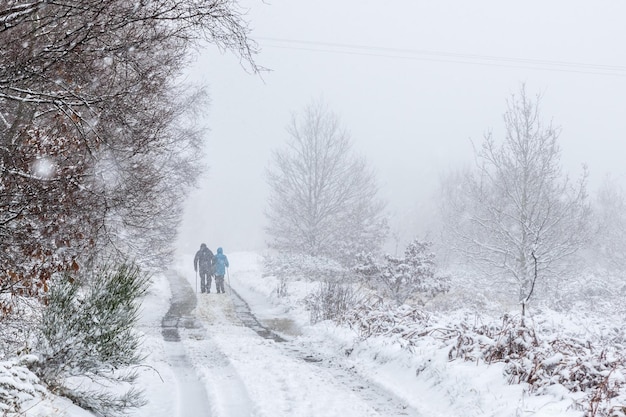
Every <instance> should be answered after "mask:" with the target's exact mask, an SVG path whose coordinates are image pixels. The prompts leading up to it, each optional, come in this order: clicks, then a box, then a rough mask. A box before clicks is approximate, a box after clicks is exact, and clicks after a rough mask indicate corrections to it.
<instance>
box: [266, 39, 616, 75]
mask: <svg viewBox="0 0 626 417" xmlns="http://www.w3.org/2000/svg"><path fill="white" fill-rule="evenodd" d="M256 39H258V40H259V41H265V42H262V44H263V45H264V46H268V47H272V48H279V49H294V50H302V51H314V52H327V53H336V54H346V55H360V56H370V57H382V58H396V59H411V60H420V61H432V62H448V63H459V64H473V65H488V66H498V67H507V68H523V69H526V68H531V69H539V70H548V71H563V72H574V73H581V74H596V75H598V74H600V75H614V76H621V77H623V76H626V66H620V65H604V64H589V63H581V62H568V61H551V60H541V59H531V58H513V57H504V56H497V55H478V54H466V53H454V52H443V51H429V50H420V49H400V48H389V47H376V46H367V45H355V44H343V43H331V42H317V41H306V40H296V39H282V38H269V37H259V38H256Z"/></svg>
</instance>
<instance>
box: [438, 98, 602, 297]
mask: <svg viewBox="0 0 626 417" xmlns="http://www.w3.org/2000/svg"><path fill="white" fill-rule="evenodd" d="M539 102H540V97H539V96H537V97H536V99H535V100H533V99H531V98H529V97H528V96H527V94H526V91H525V87H524V86H522V87H521V89H520V93H519V95H517V96H515V95H512V97H511V99H510V100H509V101H508V102H507V111H506V112H505V114H504V125H505V135H504V139H503V141H502V142H501V143H496V141H495V140H494V138H493V136H492V134H491V133H488V134H486V135H485V137H484V141H483V143H482V146H481V147H480V148H479V149H477V150H476V166H475V168H474V169H473V170H471V169H470V170H467V171H465V172H462V173H458V174H455V175H454V176H453V177H451V178H450V179H449V180H448V181H446V182H445V183H444V203H443V207H442V208H443V210H442V211H443V212H444V213H445V214H446V225H447V228H448V232H449V236H451V238H452V243H453V244H454V247H455V248H457V249H460V250H461V251H462V253H463V254H464V255H466V256H467V257H468V259H469V260H470V261H472V262H474V263H476V264H478V265H481V266H483V267H486V268H487V270H489V271H492V272H493V271H496V272H498V273H500V274H501V275H502V276H504V277H505V279H506V282H507V283H508V284H509V285H510V284H514V285H515V288H517V291H518V293H519V295H518V297H519V300H520V302H522V303H526V302H527V301H528V298H529V297H530V295H531V294H532V289H533V285H534V282H535V278H536V277H540V278H541V277H543V278H546V277H548V276H550V275H551V274H553V273H554V272H555V268H556V266H557V265H559V263H560V261H562V260H564V259H565V258H566V257H567V256H569V255H572V254H574V253H575V252H576V251H577V250H578V249H580V248H581V246H582V245H583V244H584V242H585V241H586V240H587V239H588V237H589V233H588V231H589V220H590V208H589V204H588V203H587V195H586V177H587V176H586V172H584V173H583V175H582V176H581V178H580V179H579V180H578V182H576V183H572V182H570V180H569V179H568V177H567V176H566V175H563V174H562V172H561V166H560V150H559V147H558V145H557V138H558V136H559V129H557V128H555V127H553V126H552V124H551V123H550V124H548V125H545V124H544V123H543V122H542V120H541V118H540V112H539Z"/></svg>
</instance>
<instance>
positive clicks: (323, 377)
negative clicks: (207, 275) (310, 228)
mask: <svg viewBox="0 0 626 417" xmlns="http://www.w3.org/2000/svg"><path fill="white" fill-rule="evenodd" d="M231 297H232V300H231V299H230V298H229V297H226V296H225V295H221V294H220V295H217V294H216V295H213V294H206V295H205V294H203V295H201V296H200V301H199V303H198V308H197V314H198V319H199V320H201V321H202V322H205V323H207V325H208V326H209V327H210V329H211V334H212V335H213V336H214V337H215V338H216V342H217V344H218V345H220V346H221V348H222V349H232V350H233V352H229V353H228V354H229V355H231V356H232V360H234V361H235V363H234V365H235V367H236V368H238V370H239V371H240V372H242V373H243V374H244V375H247V378H246V379H245V380H244V381H243V382H244V383H247V384H248V390H249V391H250V393H251V394H252V396H253V397H255V396H256V400H257V402H258V403H259V406H258V407H259V408H258V412H259V413H260V414H259V415H263V416H268V417H269V416H272V417H273V416H279V415H280V416H283V415H284V416H292V415H297V416H301V415H302V416H317V415H325V416H327V415H328V416H330V415H332V416H353V415H359V416H385V417H387V416H389V417H392V416H407V417H419V414H418V413H417V412H416V411H415V410H414V409H412V408H410V407H409V406H408V405H407V404H406V402H405V401H403V400H401V399H400V398H398V397H396V396H395V395H393V394H391V393H389V392H388V391H386V390H384V389H383V388H382V387H379V386H377V385H375V384H372V383H371V382H369V381H366V380H365V379H364V378H363V377H362V376H360V375H358V374H357V373H356V372H355V371H354V370H352V369H350V368H349V367H348V366H346V365H344V364H342V363H341V360H340V358H331V357H326V358H323V357H321V356H319V354H316V353H314V350H313V349H312V347H311V346H305V345H303V344H302V343H299V342H298V339H297V338H295V339H293V340H290V341H289V340H286V339H285V338H281V337H277V336H276V335H275V334H273V332H271V331H270V330H268V329H267V328H264V327H263V326H262V325H261V324H260V323H259V321H258V320H257V319H256V317H254V316H253V315H252V313H251V312H250V311H249V307H248V306H247V304H246V302H245V301H244V300H243V299H240V297H239V296H238V294H237V293H236V292H234V291H233V292H232V294H231ZM238 298H239V299H238ZM244 307H245V308H247V310H248V311H244V310H245V308H244ZM239 319H241V320H239ZM242 324H245V325H246V326H248V327H249V328H250V329H252V330H254V332H256V333H257V334H258V335H260V336H263V337H264V338H265V339H268V340H263V339H261V338H260V337H257V336H256V335H255V334H253V333H251V332H250V331H249V329H243V328H242ZM238 338H239V339H238ZM236 340H240V341H241V343H242V344H243V345H244V346H242V347H237V348H236V349H233V346H236V342H235V341H236ZM276 341H278V342H284V343H275V342H276ZM310 362H312V363H310ZM260 375H265V376H261V377H259V376H260ZM259 378H261V379H260V380H259ZM338 392H340V393H339V394H337V393H338ZM270 395H272V396H274V400H271V401H270V400H263V398H266V397H268V396H270ZM350 403H351V404H352V406H351V407H350V406H346V404H350ZM348 408H354V409H355V410H360V412H358V413H354V414H353V413H351V412H348V410H347V409H348ZM342 410H343V411H342ZM346 412H347V414H345V413H346ZM320 413H322V414H320ZM254 415H257V414H254Z"/></svg>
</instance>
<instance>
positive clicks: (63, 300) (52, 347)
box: [33, 265, 148, 416]
mask: <svg viewBox="0 0 626 417" xmlns="http://www.w3.org/2000/svg"><path fill="white" fill-rule="evenodd" d="M81 278H82V279H84V280H86V281H88V284H89V285H81V280H79V279H76V277H73V276H69V275H65V276H62V277H58V278H57V279H56V280H55V281H54V282H53V285H51V288H50V292H49V295H48V299H47V304H46V306H45V308H44V309H43V311H42V318H41V323H40V326H39V335H38V343H37V344H36V346H35V349H34V350H35V351H36V352H38V354H39V361H38V362H37V363H36V364H34V366H33V370H34V372H35V373H36V374H37V375H38V376H39V377H40V378H41V380H42V382H44V383H45V384H46V385H47V386H48V387H49V388H50V389H51V390H52V391H53V392H55V393H57V394H60V395H63V396H65V397H68V398H70V399H71V400H72V401H74V402H75V403H76V404H78V405H80V406H81V407H82V408H85V409H88V410H92V411H94V412H95V413H96V414H97V415H102V416H114V415H119V414H122V413H124V412H125V411H126V410H127V409H128V408H130V407H137V406H140V405H142V404H143V399H142V397H141V393H140V392H139V391H137V390H135V389H134V387H133V386H132V384H133V382H134V380H135V378H136V374H135V372H133V371H132V368H130V367H132V366H133V365H137V364H139V363H140V362H141V359H142V358H141V357H140V356H139V353H138V347H139V344H140V337H139V335H138V334H137V333H136V332H135V330H134V328H133V327H134V325H135V324H136V322H137V319H138V311H139V304H138V302H137V298H138V297H139V296H140V295H142V294H143V293H144V291H145V290H146V288H147V283H148V279H147V277H146V276H144V275H143V274H141V273H140V272H139V269H138V268H137V267H135V266H129V265H121V266H119V267H118V268H117V269H109V268H103V269H101V270H98V271H94V272H93V275H87V274H85V273H83V276H81ZM83 282H85V281H83ZM119 385H121V386H123V387H125V388H127V389H126V391H125V392H123V393H122V394H119V387H117V388H116V386H119ZM116 391H117V392H116Z"/></svg>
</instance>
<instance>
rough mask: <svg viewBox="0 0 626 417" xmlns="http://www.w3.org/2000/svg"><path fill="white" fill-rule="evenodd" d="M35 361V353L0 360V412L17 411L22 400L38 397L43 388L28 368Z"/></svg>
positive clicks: (4, 413)
mask: <svg viewBox="0 0 626 417" xmlns="http://www.w3.org/2000/svg"><path fill="white" fill-rule="evenodd" d="M36 361H37V357H36V356H35V355H23V356H20V357H18V358H13V359H10V360H7V361H3V362H0V412H1V413H2V415H7V414H9V413H18V412H20V411H21V408H22V407H21V406H22V404H23V403H24V402H26V401H29V400H32V399H34V398H36V397H40V396H41V395H43V393H44V392H45V388H44V387H43V386H42V385H41V384H40V382H39V378H38V377H37V376H36V375H35V374H34V373H33V372H31V371H30V370H29V369H28V366H30V365H32V364H33V363H34V362H36Z"/></svg>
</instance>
